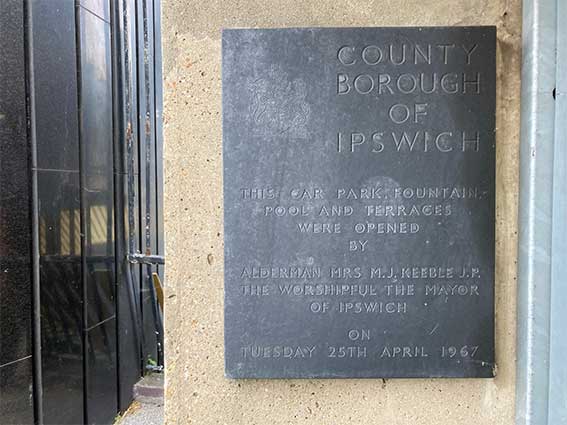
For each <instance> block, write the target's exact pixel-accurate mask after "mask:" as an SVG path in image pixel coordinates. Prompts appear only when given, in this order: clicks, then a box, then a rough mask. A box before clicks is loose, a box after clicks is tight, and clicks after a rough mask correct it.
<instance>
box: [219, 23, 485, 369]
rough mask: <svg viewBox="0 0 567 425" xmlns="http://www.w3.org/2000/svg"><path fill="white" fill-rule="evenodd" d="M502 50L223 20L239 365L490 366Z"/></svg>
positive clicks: (464, 34) (426, 33)
mask: <svg viewBox="0 0 567 425" xmlns="http://www.w3.org/2000/svg"><path fill="white" fill-rule="evenodd" d="M495 47H496V29H495V28H494V27H450V28H328V29H322V28H305V29H273V30H272V29H267V30H225V31H224V32H223V71H222V81H223V131H224V136H223V143H224V147H223V155H224V214H225V215H224V219H225V222H224V226H225V286H224V288H225V362H226V375H227V376H228V377H231V378H347V377H352V378H371V377H383V378H393V377H492V376H493V375H494V188H495V185H494V179H495V134H494V132H495V91H496V87H495V86H496V82H495Z"/></svg>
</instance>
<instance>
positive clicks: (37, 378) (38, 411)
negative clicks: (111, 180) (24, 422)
mask: <svg viewBox="0 0 567 425" xmlns="http://www.w3.org/2000/svg"><path fill="white" fill-rule="evenodd" d="M24 7H25V9H24V16H25V31H24V34H25V35H24V37H25V43H26V81H27V83H26V85H27V88H26V90H27V96H28V108H27V115H28V139H29V144H30V153H31V155H30V157H31V158H30V166H31V195H32V196H31V203H32V204H31V225H32V244H31V249H32V255H31V257H32V299H33V302H32V305H33V319H32V320H33V321H32V335H33V398H34V403H33V405H34V416H35V423H36V424H38V425H42V424H43V384H42V370H41V369H42V367H41V308H40V306H41V296H40V293H41V288H40V272H39V267H40V264H39V255H40V253H39V200H38V181H37V137H36V129H35V113H36V107H35V89H34V62H33V19H32V0H26V2H25V3H24Z"/></svg>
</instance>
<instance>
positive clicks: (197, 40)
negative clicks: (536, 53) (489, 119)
mask: <svg viewBox="0 0 567 425" xmlns="http://www.w3.org/2000/svg"><path fill="white" fill-rule="evenodd" d="M520 4H521V3H520V1H519V0H421V1H417V0H415V1H409V0H398V1H392V0H381V1H380V0H377V1H370V0H358V1H356V0H350V1H349V0H335V1H321V0H318V1H316V0H299V1H295V0H294V1H290V0H279V1H278V0H248V1H236V0H225V1H220V0H210V1H207V2H197V1H194V0H163V12H162V13H163V51H164V78H165V82H164V84H165V113H164V117H165V126H164V128H165V155H164V157H165V164H164V168H165V208H164V211H165V226H166V229H165V231H166V255H167V259H168V267H167V272H166V307H165V321H166V392H165V396H166V423H168V424H197V425H209V424H227V425H265V424H269V425H288V424H313V425H315V424H317V425H346V424H357V425H366V424H376V423H388V424H390V425H406V424H412V425H418V424H424V425H432V424H451V425H461V424H462V425H464V424H467V425H468V424H471V423H473V424H475V425H485V424H486V425H488V424H490V425H493V424H498V425H512V424H513V411H514V372H515V317H516V308H515V293H516V237H517V235H516V228H517V192H518V145H519V88H520V55H521V52H520V35H521V10H520ZM406 25H407V26H422V25H497V26H498V53H497V56H498V58H497V60H498V77H497V78H498V90H497V111H498V112H497V184H496V186H497V190H496V204H497V205H496V208H497V212H496V221H497V224H496V226H497V228H496V350H497V352H496V356H497V364H498V371H497V373H498V375H497V377H496V378H495V379H485V380H482V379H467V380H464V379H459V380H446V379H420V380H388V381H382V380H244V381H235V380H229V379H226V378H225V377H224V365H223V304H222V303H223V244H222V163H221V142H222V135H221V74H220V70H221V61H220V58H221V42H220V36H221V28H227V27H294V26H296V27H297V26H406Z"/></svg>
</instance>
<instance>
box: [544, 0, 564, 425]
mask: <svg viewBox="0 0 567 425" xmlns="http://www.w3.org/2000/svg"><path fill="white" fill-rule="evenodd" d="M566 17H567V2H566V1H565V0H558V1H557V13H556V20H557V37H556V39H557V43H556V52H557V60H556V61H557V65H556V83H555V144H554V158H553V160H554V164H553V228H552V233H553V236H552V242H551V244H552V253H551V264H552V269H551V280H552V283H551V317H550V328H551V330H550V347H549V400H548V406H549V407H548V410H549V417H548V422H549V424H550V425H567V366H566V365H565V353H567V326H566V325H567V310H566V307H567V284H566V283H567V26H566V25H565V23H564V20H565V18H566Z"/></svg>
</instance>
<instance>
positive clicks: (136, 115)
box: [0, 0, 163, 424]
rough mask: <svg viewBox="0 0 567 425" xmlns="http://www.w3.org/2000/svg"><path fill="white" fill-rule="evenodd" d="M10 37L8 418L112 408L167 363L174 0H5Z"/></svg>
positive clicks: (2, 286)
mask: <svg viewBox="0 0 567 425" xmlns="http://www.w3.org/2000/svg"><path fill="white" fill-rule="evenodd" d="M0 46H1V48H2V50H1V55H0V423H1V424H9V423H18V424H20V423H34V422H35V423H39V424H42V423H45V424H79V423H112V422H113V420H114V417H115V416H116V415H117V414H118V413H119V412H120V411H123V410H125V409H126V408H127V407H128V406H129V404H130V402H131V400H132V389H133V385H134V384H135V383H136V381H137V380H138V379H139V378H140V376H141V375H142V374H143V373H144V372H145V371H146V370H148V369H156V368H157V369H159V368H160V366H161V365H162V364H163V353H162V346H163V338H162V324H161V320H162V318H161V310H160V307H159V306H158V303H157V299H156V296H155V289H154V286H153V283H152V274H154V273H156V274H157V275H158V276H160V277H162V279H161V280H162V281H163V265H161V264H163V224H162V221H161V217H162V215H161V205H162V183H163V173H162V166H161V164H162V143H163V140H162V137H161V134H162V132H161V108H162V95H161V79H162V78H161V51H160V0H2V1H1V2H0ZM159 263H161V264H159Z"/></svg>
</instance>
